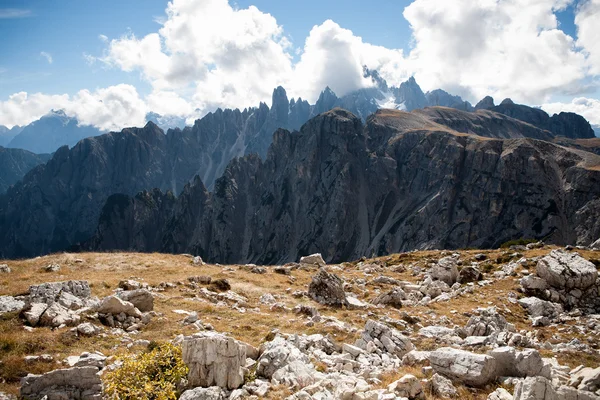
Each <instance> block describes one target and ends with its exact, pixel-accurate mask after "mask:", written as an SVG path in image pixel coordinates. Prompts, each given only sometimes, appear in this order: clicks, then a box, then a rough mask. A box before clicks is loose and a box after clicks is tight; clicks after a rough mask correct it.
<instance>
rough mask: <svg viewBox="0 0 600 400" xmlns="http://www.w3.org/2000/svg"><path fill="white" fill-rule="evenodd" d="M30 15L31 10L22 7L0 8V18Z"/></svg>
mask: <svg viewBox="0 0 600 400" xmlns="http://www.w3.org/2000/svg"><path fill="white" fill-rule="evenodd" d="M31 15H32V13H31V10H27V9H23V8H0V19H12V18H25V17H30V16H31Z"/></svg>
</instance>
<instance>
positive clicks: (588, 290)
mask: <svg viewBox="0 0 600 400" xmlns="http://www.w3.org/2000/svg"><path fill="white" fill-rule="evenodd" d="M521 287H522V290H523V291H524V292H525V293H526V294H528V295H530V296H532V297H528V298H525V299H521V300H519V302H520V303H521V305H523V306H524V307H526V308H527V309H528V311H529V313H530V315H531V316H532V317H533V318H535V317H539V316H546V317H548V318H549V319H550V320H552V319H553V318H555V317H556V313H555V312H552V309H553V308H554V309H561V308H565V309H567V310H571V309H573V308H579V309H580V310H581V311H582V312H584V313H597V312H599V310H600V281H599V280H598V270H597V269H596V266H595V265H594V264H593V263H592V262H590V261H588V260H586V259H585V258H583V257H581V256H580V255H579V254H578V253H570V252H566V251H562V250H553V251H551V252H550V254H548V255H546V256H545V257H543V258H541V259H540V260H539V261H538V263H537V267H536V274H535V275H528V276H526V277H524V278H522V279H521ZM550 302H552V303H550Z"/></svg>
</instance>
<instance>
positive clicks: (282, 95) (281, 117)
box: [271, 86, 290, 126]
mask: <svg viewBox="0 0 600 400" xmlns="http://www.w3.org/2000/svg"><path fill="white" fill-rule="evenodd" d="M289 109H290V102H289V101H288V97H287V93H286V91H285V89H284V88H283V87H281V86H278V87H277V88H275V89H274V90H273V97H272V103H271V112H272V113H273V114H274V118H275V119H276V120H277V121H279V122H280V125H281V126H287V124H288V118H289V117H288V115H289Z"/></svg>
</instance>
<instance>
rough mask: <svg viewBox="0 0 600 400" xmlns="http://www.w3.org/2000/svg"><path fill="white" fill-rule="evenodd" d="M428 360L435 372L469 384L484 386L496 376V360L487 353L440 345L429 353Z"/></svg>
mask: <svg viewBox="0 0 600 400" xmlns="http://www.w3.org/2000/svg"><path fill="white" fill-rule="evenodd" d="M429 362H430V363H431V366H432V367H433V369H434V371H435V372H436V373H438V374H440V375H442V376H445V377H446V378H449V379H451V380H452V381H458V382H462V383H464V384H466V385H470V386H476V387H480V386H485V385H487V384H488V383H490V382H492V381H493V380H495V379H496V377H497V363H496V360H495V359H494V358H493V357H491V356H489V355H484V354H477V353H471V352H468V351H464V350H458V349H454V348H451V347H442V348H440V349H437V350H435V351H432V352H431V353H429Z"/></svg>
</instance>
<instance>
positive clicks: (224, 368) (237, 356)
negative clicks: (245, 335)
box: [182, 332, 246, 390]
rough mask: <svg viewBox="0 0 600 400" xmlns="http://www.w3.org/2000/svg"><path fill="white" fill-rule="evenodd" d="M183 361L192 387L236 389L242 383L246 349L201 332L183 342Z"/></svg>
mask: <svg viewBox="0 0 600 400" xmlns="http://www.w3.org/2000/svg"><path fill="white" fill-rule="evenodd" d="M182 352H183V361H184V362H185V364H186V365H187V366H188V368H189V373H188V381H189V384H190V385H192V386H202V387H210V386H218V387H221V388H224V389H229V390H233V389H237V388H239V387H240V386H241V385H242V384H243V383H244V371H243V366H244V364H245V362H246V346H245V345H243V344H241V343H240V342H238V341H237V340H235V339H233V338H231V337H228V336H225V335H222V334H219V333H215V332H203V333H199V334H196V335H193V336H191V337H187V338H185V339H184V341H183V344H182Z"/></svg>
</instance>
